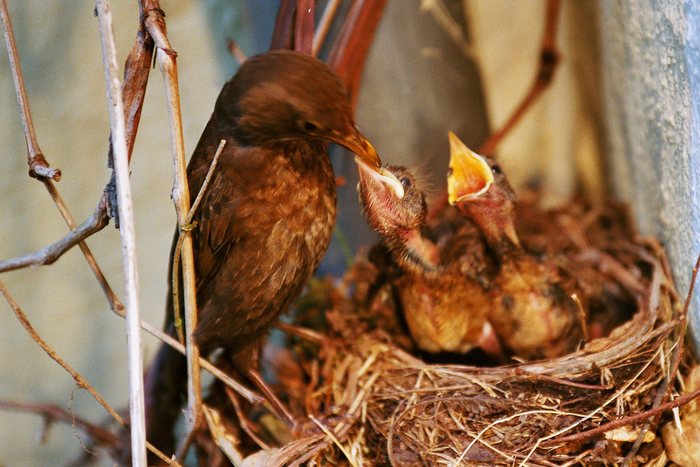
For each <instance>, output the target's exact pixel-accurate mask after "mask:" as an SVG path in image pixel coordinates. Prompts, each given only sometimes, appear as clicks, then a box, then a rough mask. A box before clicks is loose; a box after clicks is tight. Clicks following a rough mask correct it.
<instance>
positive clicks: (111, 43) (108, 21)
mask: <svg viewBox="0 0 700 467" xmlns="http://www.w3.org/2000/svg"><path fill="white" fill-rule="evenodd" d="M111 8H112V7H111V3H110V1H109V0H97V2H96V8H95V11H96V12H97V18H98V22H99V28H100V43H101V45H102V61H103V64H104V69H105V84H106V88H107V99H108V102H109V105H108V107H109V121H110V127H111V136H112V137H111V141H112V148H113V150H114V157H113V164H114V171H115V174H116V181H117V197H118V199H119V219H120V223H119V231H120V233H121V239H122V260H123V268H124V281H125V288H126V331H127V332H126V337H127V339H126V342H127V358H128V362H129V363H128V371H129V416H130V417H129V420H130V427H131V461H132V464H133V465H134V466H145V465H146V414H145V405H144V389H143V355H142V348H141V327H140V325H139V323H140V321H141V312H140V307H139V297H138V291H139V281H138V269H137V266H136V234H135V228H134V213H133V203H132V198H131V184H130V182H129V155H128V152H129V151H128V147H127V143H126V124H125V122H124V102H123V101H122V93H121V86H120V83H119V78H118V76H117V74H118V73H117V71H118V69H119V66H118V65H117V48H116V43H115V40H114V27H113V25H112V11H111Z"/></svg>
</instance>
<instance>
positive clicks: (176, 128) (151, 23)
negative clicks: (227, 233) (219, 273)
mask: <svg viewBox="0 0 700 467" xmlns="http://www.w3.org/2000/svg"><path fill="white" fill-rule="evenodd" d="M150 3H151V5H150V7H151V8H150V9H146V10H145V15H146V16H145V19H144V25H145V26H146V29H147V30H148V32H149V34H150V35H151V37H153V40H154V41H155V43H156V47H157V48H158V50H157V52H156V61H157V63H158V67H159V68H160V71H161V73H162V75H163V81H164V84H165V94H166V100H167V103H168V119H169V126H170V143H171V148H172V157H173V164H174V181H173V190H172V198H173V203H174V204H175V211H176V214H177V220H178V225H179V234H180V236H181V237H183V240H182V248H181V252H180V255H181V260H182V278H183V289H184V303H185V342H186V345H187V374H188V378H187V395H188V405H187V413H186V416H185V419H186V421H187V430H186V431H188V432H189V431H193V430H194V428H195V427H196V426H197V421H198V418H199V416H200V413H201V404H202V394H201V387H200V381H199V378H200V374H199V349H198V347H197V344H196V342H195V340H194V338H193V335H194V330H195V328H196V327H197V302H196V289H195V275H194V252H193V247H192V235H191V232H189V229H188V227H187V215H188V214H189V212H190V190H189V186H188V181H187V170H186V162H185V143H184V136H183V131H182V116H181V111H180V92H179V89H178V78H177V64H176V62H175V58H176V57H177V53H176V52H175V51H174V50H173V49H172V47H171V46H170V42H169V41H168V37H167V33H166V28H165V20H164V19H163V11H162V10H161V9H160V8H157V4H158V2H157V1H154V0H152V1H151V2H150Z"/></svg>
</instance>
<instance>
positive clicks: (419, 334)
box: [358, 163, 500, 355]
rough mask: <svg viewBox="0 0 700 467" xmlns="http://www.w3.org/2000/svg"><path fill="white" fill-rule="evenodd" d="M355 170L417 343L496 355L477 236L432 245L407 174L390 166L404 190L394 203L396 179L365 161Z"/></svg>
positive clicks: (419, 194)
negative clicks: (396, 272) (395, 272)
mask: <svg viewBox="0 0 700 467" xmlns="http://www.w3.org/2000/svg"><path fill="white" fill-rule="evenodd" d="M358 168H359V171H360V181H359V184H358V192H359V195H360V204H361V205H362V208H363V211H364V213H365V217H366V218H367V222H368V223H369V225H370V226H371V227H372V228H373V229H374V230H375V231H376V232H377V233H378V234H379V237H380V239H381V242H382V246H383V248H384V249H385V250H387V251H388V253H389V256H390V259H391V261H393V264H395V265H396V266H397V267H398V269H399V270H400V271H401V274H400V276H399V277H397V278H393V280H392V285H393V287H394V289H395V290H396V293H397V296H398V299H399V302H400V308H401V310H402V312H403V316H404V317H405V319H406V324H407V326H408V330H409V332H410V333H411V337H412V338H413V340H414V341H415V343H416V345H417V346H418V347H419V348H420V349H421V350H424V351H426V352H431V353H440V352H451V353H466V352H468V351H470V350H472V349H473V348H476V347H480V348H482V349H483V350H484V351H486V352H487V353H490V354H493V355H498V354H499V353H500V348H499V344H498V342H497V340H496V338H495V336H494V335H493V332H492V330H491V326H490V324H489V323H488V321H487V320H486V316H487V313H488V311H489V307H490V298H489V295H488V291H487V290H486V288H485V284H483V283H482V282H480V281H479V280H478V277H477V276H479V275H480V273H481V270H480V268H481V266H482V264H476V263H483V262H484V261H483V260H485V258H483V257H481V258H479V251H478V249H479V247H482V248H483V239H482V238H481V236H480V235H479V234H478V231H477V232H476V234H477V237H476V238H473V237H471V238H470V237H468V235H467V233H466V231H465V230H464V229H463V228H460V229H457V230H456V232H457V234H458V235H460V238H443V239H441V240H440V241H438V242H437V243H435V242H434V241H433V240H431V238H430V237H429V236H428V235H426V232H425V230H427V226H426V223H425V222H426V215H427V206H426V201H425V195H424V193H423V191H422V190H421V188H420V186H419V183H418V182H417V180H416V177H415V176H414V175H413V174H412V173H411V172H410V171H409V170H408V169H406V168H405V167H399V166H389V167H387V170H386V173H388V174H393V175H394V176H395V178H397V179H398V180H399V181H400V183H401V184H402V185H403V188H404V196H403V197H398V196H396V193H395V191H394V190H393V189H392V183H393V178H389V177H386V176H383V175H382V174H378V173H377V172H376V171H373V170H371V169H369V168H368V167H367V166H366V165H365V164H362V163H358ZM464 227H466V226H464ZM453 233H455V232H450V234H453ZM450 237H451V235H450ZM461 240H466V241H465V242H461ZM467 250H469V251H467Z"/></svg>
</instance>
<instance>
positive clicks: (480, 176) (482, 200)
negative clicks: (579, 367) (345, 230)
mask: <svg viewBox="0 0 700 467" xmlns="http://www.w3.org/2000/svg"><path fill="white" fill-rule="evenodd" d="M447 188H448V199H449V202H450V204H452V205H454V206H457V208H458V209H459V210H460V211H461V212H462V213H463V214H464V216H466V217H467V218H469V219H471V220H473V221H474V222H475V223H476V224H477V225H478V226H479V228H480V229H481V231H482V232H483V234H484V237H485V238H486V241H487V242H488V244H489V246H490V247H491V248H492V249H493V251H494V252H495V254H496V255H497V256H498V259H499V261H500V271H499V273H498V276H497V278H496V280H495V284H494V288H493V289H492V290H491V299H492V309H491V312H490V313H489V316H488V319H489V321H491V324H492V325H493V328H494V330H495V332H496V334H497V335H498V337H499V338H500V339H501V341H502V342H503V343H504V344H505V345H506V346H507V347H509V348H510V349H511V350H512V351H513V352H514V353H515V354H517V355H518V356H520V357H522V358H526V359H533V358H541V357H548V358H551V357H556V356H560V355H564V354H566V353H569V352H572V351H573V350H575V349H576V347H577V346H578V345H579V342H580V340H581V336H582V327H581V319H580V316H579V309H578V306H577V304H576V303H575V302H574V301H573V300H572V299H571V297H570V296H569V294H568V293H567V292H566V291H565V290H564V288H563V287H562V277H561V276H560V273H559V271H558V268H557V266H556V265H555V264H554V263H553V262H552V261H550V260H547V259H540V258H537V257H535V256H533V255H531V254H530V253H528V252H527V251H525V250H524V249H523V248H522V246H521V245H520V241H519V239H518V236H517V233H516V230H515V226H514V200H515V194H514V192H513V190H512V188H511V187H510V184H509V183H508V180H507V179H506V176H505V175H504V174H503V172H502V171H501V169H500V167H499V166H498V165H497V164H496V163H495V162H494V161H492V160H490V159H487V158H484V157H481V156H479V155H478V154H476V153H474V152H472V151H471V150H469V148H467V147H466V146H465V145H464V143H462V142H461V141H460V140H459V138H457V136H455V135H454V134H453V133H450V172H449V175H448V180H447Z"/></svg>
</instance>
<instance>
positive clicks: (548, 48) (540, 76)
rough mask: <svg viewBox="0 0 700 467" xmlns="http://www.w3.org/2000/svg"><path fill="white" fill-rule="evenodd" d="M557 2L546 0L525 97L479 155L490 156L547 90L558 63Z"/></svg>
mask: <svg viewBox="0 0 700 467" xmlns="http://www.w3.org/2000/svg"><path fill="white" fill-rule="evenodd" d="M559 6H560V5H559V0H548V2H547V10H546V17H545V27H544V34H543V37H542V47H541V49H540V68H539V70H538V71H537V75H536V76H535V81H534V82H533V83H532V86H531V87H530V90H529V91H528V93H527V94H526V95H525V97H524V98H523V100H522V101H521V102H520V104H519V105H518V106H517V107H516V108H515V110H514V111H513V113H512V114H511V116H510V118H508V120H507V121H506V122H505V123H504V124H503V126H501V128H499V129H498V130H497V131H495V132H494V133H492V134H491V136H489V138H488V139H487V140H486V141H485V142H484V144H482V145H481V147H479V149H478V150H477V152H478V153H479V154H486V155H491V154H493V152H494V151H495V150H496V147H497V146H498V145H499V144H500V142H501V140H502V139H503V138H504V137H505V136H506V135H507V134H508V133H510V131H511V130H512V129H513V127H514V126H515V125H516V124H517V123H518V122H519V121H520V119H521V118H522V117H523V115H525V112H527V110H528V109H529V108H530V107H531V106H532V103H533V102H535V101H536V100H537V98H538V97H539V96H540V95H541V94H542V92H543V91H544V90H545V89H547V88H548V87H549V85H550V83H551V82H552V78H553V77H554V71H555V70H556V66H557V63H558V62H559V52H558V51H557V47H556V43H555V41H556V38H557V21H558V19H559Z"/></svg>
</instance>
